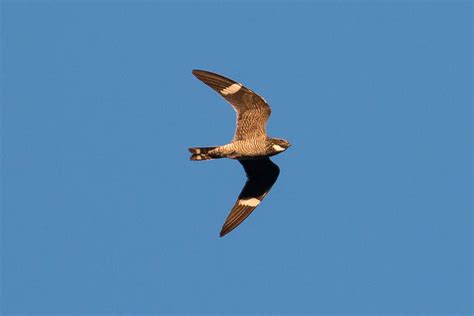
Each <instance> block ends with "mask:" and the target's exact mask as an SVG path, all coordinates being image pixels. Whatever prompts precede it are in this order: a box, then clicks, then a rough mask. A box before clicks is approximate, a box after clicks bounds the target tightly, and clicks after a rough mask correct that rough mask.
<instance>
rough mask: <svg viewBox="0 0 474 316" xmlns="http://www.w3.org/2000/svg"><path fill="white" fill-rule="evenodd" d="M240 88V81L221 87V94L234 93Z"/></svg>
mask: <svg viewBox="0 0 474 316" xmlns="http://www.w3.org/2000/svg"><path fill="white" fill-rule="evenodd" d="M240 88H242V85H241V84H240V83H234V84H232V85H230V86H228V87H227V88H224V89H222V90H221V93H222V94H223V95H229V94H234V93H236V92H237V91H239V90H240Z"/></svg>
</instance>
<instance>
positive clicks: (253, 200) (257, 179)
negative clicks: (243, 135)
mask: <svg viewBox="0 0 474 316" xmlns="http://www.w3.org/2000/svg"><path fill="white" fill-rule="evenodd" d="M239 162H240V163H241V164H242V166H244V169H245V173H246V174H247V182H246V183H245V186H244V188H243V189H242V192H240V195H239V198H238V199H237V201H236V202H235V204H234V207H233V208H232V210H231V211H230V213H229V215H228V216H227V219H226V220H225V223H224V226H222V230H221V233H220V236H221V237H222V236H224V235H225V234H227V233H229V232H230V231H232V230H233V229H234V228H236V227H237V226H239V224H240V223H242V222H243V221H244V220H245V219H246V218H247V216H249V215H250V213H252V211H253V210H254V209H255V208H256V207H257V206H258V204H260V202H261V201H262V200H263V198H264V197H265V195H267V193H268V192H269V191H270V189H271V188H272V186H273V184H274V183H275V181H276V180H277V178H278V175H279V174H280V168H278V166H277V165H276V164H274V163H273V162H272V161H271V160H270V159H269V158H268V157H265V158H260V159H251V160H239Z"/></svg>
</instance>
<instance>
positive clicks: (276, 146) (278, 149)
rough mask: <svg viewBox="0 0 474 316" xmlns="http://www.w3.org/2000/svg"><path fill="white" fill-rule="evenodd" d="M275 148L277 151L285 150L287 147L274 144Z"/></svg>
mask: <svg viewBox="0 0 474 316" xmlns="http://www.w3.org/2000/svg"><path fill="white" fill-rule="evenodd" d="M273 149H275V150H276V151H284V150H285V148H283V147H281V146H280V145H273Z"/></svg>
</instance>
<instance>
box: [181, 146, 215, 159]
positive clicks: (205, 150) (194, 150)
mask: <svg viewBox="0 0 474 316" xmlns="http://www.w3.org/2000/svg"><path fill="white" fill-rule="evenodd" d="M216 148H217V147H191V148H189V149H188V150H189V152H190V153H191V154H192V155H191V157H190V158H189V159H190V160H210V159H215V158H220V157H218V156H216V155H212V154H210V153H209V152H210V151H211V150H213V149H216Z"/></svg>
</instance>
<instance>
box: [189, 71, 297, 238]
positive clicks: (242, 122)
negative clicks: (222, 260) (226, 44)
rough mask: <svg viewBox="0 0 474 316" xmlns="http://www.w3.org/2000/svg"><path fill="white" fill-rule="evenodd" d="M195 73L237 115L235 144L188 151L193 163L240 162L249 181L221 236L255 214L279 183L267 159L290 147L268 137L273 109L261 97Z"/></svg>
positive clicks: (210, 75) (230, 82) (206, 73)
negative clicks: (232, 160)
mask: <svg viewBox="0 0 474 316" xmlns="http://www.w3.org/2000/svg"><path fill="white" fill-rule="evenodd" d="M193 74H194V75H195V76H196V77H197V78H198V79H199V80H201V81H202V82H204V83H205V84H207V85H208V86H209V87H211V88H212V89H213V90H215V91H216V92H217V93H218V94H219V95H221V96H222V97H224V99H225V100H226V101H227V102H229V103H230V105H232V107H233V108H234V110H235V111H236V113H237V122H236V129H235V133H234V139H233V140H232V142H230V143H229V144H227V145H223V146H215V147H193V148H189V151H190V152H191V153H192V156H191V160H210V159H217V158H231V159H238V160H239V162H240V163H241V164H242V166H243V167H244V169H245V173H246V174H247V182H246V183H245V186H244V188H243V189H242V192H241V193H240V195H239V198H238V199H237V201H236V202H235V204H234V206H233V208H232V210H231V211H230V214H229V215H228V217H227V219H226V221H225V223H224V225H223V227H222V230H221V233H220V236H221V237H222V236H224V235H225V234H227V233H229V232H230V231H232V230H233V229H234V228H236V227H237V226H238V225H239V224H240V223H242V222H243V221H244V220H245V219H246V218H247V217H248V216H249V215H250V213H252V211H253V210H254V209H255V208H256V207H257V206H258V205H259V204H260V202H261V201H262V200H263V199H264V197H265V196H266V195H267V194H268V192H269V191H270V189H271V187H272V186H273V184H274V183H275V182H276V180H277V178H278V175H279V173H280V169H279V168H278V166H277V165H276V164H274V163H273V162H272V161H271V160H270V159H269V158H268V157H269V156H273V155H276V154H279V153H280V152H283V151H285V150H286V149H287V148H288V147H290V146H291V145H290V143H288V142H287V141H286V140H284V139H278V138H271V137H268V136H267V133H266V129H265V127H266V123H267V120H268V118H269V117H270V114H271V109H270V106H269V105H268V103H267V102H266V101H265V100H264V99H263V98H262V97H261V96H259V95H258V94H256V93H255V92H253V91H252V90H250V89H248V88H247V87H245V86H244V85H242V84H241V83H238V82H235V81H234V80H231V79H229V78H226V77H224V76H221V75H218V74H215V73H212V72H209V71H204V70H193Z"/></svg>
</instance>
